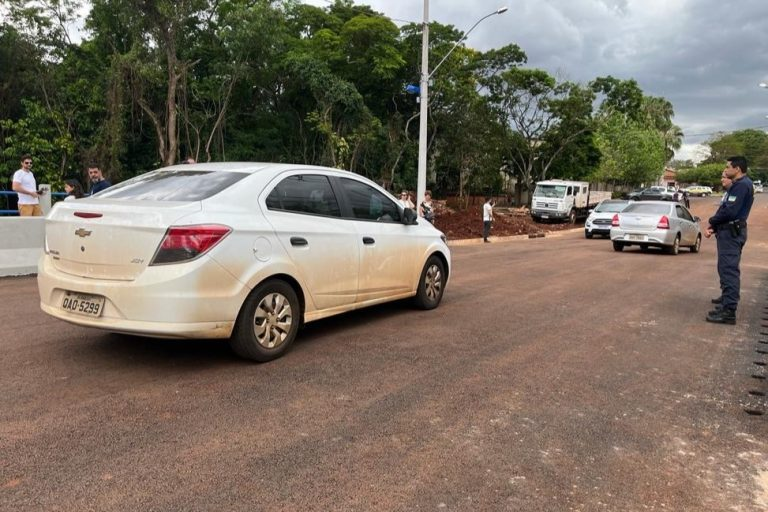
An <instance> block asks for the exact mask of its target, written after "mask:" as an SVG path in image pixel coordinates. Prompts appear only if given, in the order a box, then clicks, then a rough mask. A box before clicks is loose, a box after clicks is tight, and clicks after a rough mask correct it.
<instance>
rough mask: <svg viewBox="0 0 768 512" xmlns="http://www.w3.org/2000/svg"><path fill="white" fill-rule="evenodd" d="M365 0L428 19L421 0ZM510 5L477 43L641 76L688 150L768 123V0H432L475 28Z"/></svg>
mask: <svg viewBox="0 0 768 512" xmlns="http://www.w3.org/2000/svg"><path fill="white" fill-rule="evenodd" d="M303 1H304V3H308V4H312V5H317V6H323V7H327V6H328V1H327V0H303ZM355 3H357V4H367V5H370V6H371V7H373V8H374V9H375V10H376V11H378V12H382V13H384V14H385V15H387V16H389V17H391V18H397V19H399V20H409V21H415V22H420V21H421V20H422V19H423V1H420V0H368V1H357V2H355ZM502 6H507V7H509V10H508V11H507V12H506V13H504V14H501V15H498V16H492V17H490V18H488V19H487V20H485V21H483V23H481V24H480V25H478V26H477V28H475V30H474V31H473V32H472V33H471V34H470V35H469V38H468V40H467V41H466V45H467V46H470V47H472V48H476V49H478V50H488V49H491V48H498V47H501V46H504V45H506V44H509V43H516V44H518V45H519V46H520V47H521V48H522V49H523V50H524V51H525V53H526V54H527V55H528V66H529V67H537V68H541V69H544V70H546V71H548V72H550V73H552V74H557V75H558V76H560V77H563V78H567V79H569V80H574V81H578V82H583V83H585V82H588V81H589V80H591V79H593V78H595V77H598V76H605V75H612V76H614V77H617V78H621V79H630V78H634V79H635V80H637V82H638V83H639V84H640V87H641V88H642V89H643V92H644V93H645V94H647V95H652V96H663V97H665V98H667V99H668V100H669V101H671V102H672V104H673V105H674V107H675V123H676V124H677V125H679V126H680V127H681V128H682V129H683V131H684V132H685V134H686V138H685V145H684V147H683V149H682V150H681V152H680V153H679V154H678V157H680V158H690V157H691V156H692V154H693V153H696V152H697V151H698V150H697V148H696V145H697V144H700V143H702V142H705V141H706V140H707V139H708V138H709V135H708V134H710V133H713V132H718V131H726V132H727V131H733V130H738V129H742V128H755V127H761V128H763V129H767V128H768V119H766V115H768V89H762V88H760V87H759V86H758V84H759V83H760V82H768V0H738V1H730V2H729V1H727V0H474V1H467V0H430V4H429V14H430V16H429V17H430V19H431V20H432V21H437V22H439V23H443V24H448V25H454V26H455V27H456V28H457V29H459V30H463V31H466V30H468V29H469V28H470V27H471V26H472V24H473V23H474V22H475V21H477V20H478V19H480V18H481V17H482V16H484V15H486V14H488V13H491V12H493V11H495V10H496V9H497V8H499V7H502ZM396 23H397V24H398V25H402V24H403V23H402V21H396ZM432 64H434V62H432Z"/></svg>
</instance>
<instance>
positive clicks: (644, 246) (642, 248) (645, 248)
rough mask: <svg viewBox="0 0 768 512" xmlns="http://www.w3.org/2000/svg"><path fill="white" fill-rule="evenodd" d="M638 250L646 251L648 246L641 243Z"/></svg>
mask: <svg viewBox="0 0 768 512" xmlns="http://www.w3.org/2000/svg"><path fill="white" fill-rule="evenodd" d="M640 250H641V251H642V252H648V246H647V245H641V246H640Z"/></svg>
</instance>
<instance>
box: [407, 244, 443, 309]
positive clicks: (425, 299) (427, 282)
mask: <svg viewBox="0 0 768 512" xmlns="http://www.w3.org/2000/svg"><path fill="white" fill-rule="evenodd" d="M445 277H446V276H445V265H444V264H443V261H442V260H441V259H440V258H438V257H437V256H430V257H429V259H428V260H427V262H426V263H425V264H424V269H423V270H422V271H421V276H420V277H419V285H418V288H417V291H416V298H415V300H414V301H415V303H416V306H417V307H418V308H420V309H435V308H436V307H437V306H438V304H440V300H441V299H442V298H443V292H444V291H445Z"/></svg>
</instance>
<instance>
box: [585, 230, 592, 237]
mask: <svg viewBox="0 0 768 512" xmlns="http://www.w3.org/2000/svg"><path fill="white" fill-rule="evenodd" d="M584 237H585V238H592V233H590V232H589V231H585V232H584Z"/></svg>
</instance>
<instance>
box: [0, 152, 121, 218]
mask: <svg viewBox="0 0 768 512" xmlns="http://www.w3.org/2000/svg"><path fill="white" fill-rule="evenodd" d="M32 164H33V161H32V157H31V156H30V155H24V156H22V157H21V168H20V169H19V170H18V171H16V172H15V173H13V180H12V189H13V191H14V192H16V194H17V195H18V196H19V199H18V208H19V216H21V217H40V216H42V215H43V210H42V208H41V207H40V196H42V195H43V194H44V193H45V190H43V189H39V188H38V187H37V180H36V179H35V175H34V173H33V172H32ZM88 180H89V183H90V188H89V190H88V192H87V193H86V192H85V191H84V189H83V186H82V184H81V183H80V181H79V180H75V179H68V180H66V181H65V182H64V191H65V192H66V193H67V197H66V198H64V200H65V201H67V200H72V199H79V198H81V197H85V196H90V195H93V194H95V193H97V192H101V191H102V190H104V189H105V188H108V187H111V186H112V183H110V182H109V180H107V179H106V178H104V174H103V173H102V172H101V169H100V168H99V166H98V165H96V164H92V165H89V166H88Z"/></svg>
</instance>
